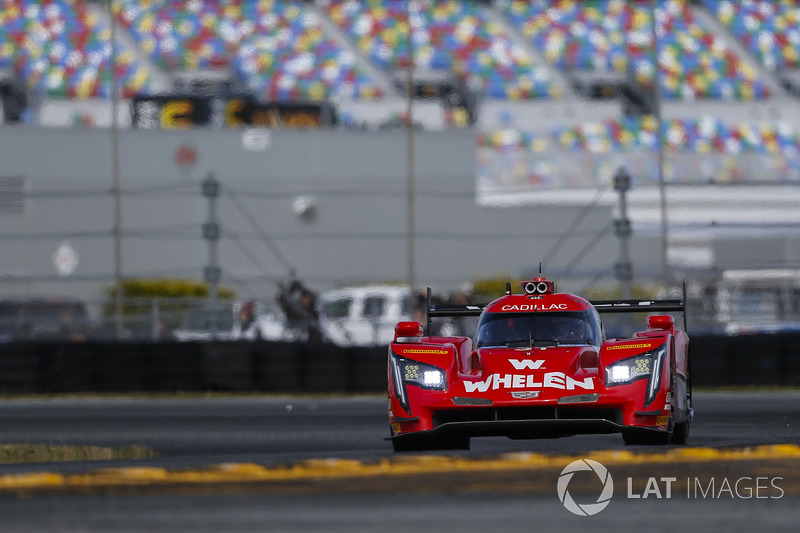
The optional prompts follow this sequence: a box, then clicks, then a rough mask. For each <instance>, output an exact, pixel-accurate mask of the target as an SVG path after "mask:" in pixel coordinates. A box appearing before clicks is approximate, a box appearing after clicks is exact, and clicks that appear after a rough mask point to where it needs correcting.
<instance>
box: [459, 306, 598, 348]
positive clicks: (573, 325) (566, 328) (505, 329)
mask: <svg viewBox="0 0 800 533" xmlns="http://www.w3.org/2000/svg"><path fill="white" fill-rule="evenodd" d="M603 340H605V339H604V338H603V328H602V325H601V323H600V317H599V315H598V314H597V312H596V311H594V310H593V309H592V310H587V311H559V312H541V313H539V312H536V313H484V314H483V316H482V317H481V320H480V322H479V324H478V327H477V333H476V338H475V345H476V346H477V347H478V348H488V347H521V346H528V345H529V346H544V345H555V346H563V345H579V344H590V345H593V346H597V347H599V346H600V345H601V344H602V343H603Z"/></svg>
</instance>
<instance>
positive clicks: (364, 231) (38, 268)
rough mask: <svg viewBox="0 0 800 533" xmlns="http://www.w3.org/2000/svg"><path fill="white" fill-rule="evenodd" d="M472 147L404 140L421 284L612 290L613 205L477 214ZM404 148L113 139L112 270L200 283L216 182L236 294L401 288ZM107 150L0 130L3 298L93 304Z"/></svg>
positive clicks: (96, 136)
mask: <svg viewBox="0 0 800 533" xmlns="http://www.w3.org/2000/svg"><path fill="white" fill-rule="evenodd" d="M474 139H475V136H474V132H472V131H453V132H445V133H433V132H417V133H416V134H415V136H414V157H415V165H414V176H415V206H414V227H415V234H416V238H415V241H414V242H415V271H416V280H417V281H418V283H419V284H420V285H425V284H429V285H432V286H433V287H434V289H435V290H449V289H452V288H455V287H457V286H458V285H459V284H461V283H463V282H465V281H470V280H472V279H474V278H476V277H482V276H487V275H497V274H500V275H509V276H511V277H512V279H513V278H515V277H518V276H520V275H521V274H522V273H529V272H532V271H533V270H534V269H536V268H537V265H538V262H539V261H542V260H545V261H546V264H545V270H546V271H547V272H549V273H553V274H558V273H560V272H564V271H566V270H568V271H570V272H571V278H573V279H574V280H575V283H583V282H584V281H585V280H587V279H590V278H594V277H596V276H598V275H600V276H602V275H604V274H607V275H608V276H609V277H607V278H605V282H606V283H611V282H612V280H611V278H610V275H611V272H612V265H613V263H614V262H615V261H616V257H617V249H618V245H617V242H616V240H615V238H614V237H613V236H612V235H611V233H610V232H609V231H604V228H605V229H606V230H607V228H608V225H609V223H610V221H611V218H612V207H611V206H609V205H597V206H595V207H592V208H588V209H587V208H586V203H585V202H580V203H577V204H574V205H569V204H566V205H565V204H564V203H563V202H561V203H559V204H549V205H538V206H519V207H509V208H491V207H481V206H479V205H477V204H476V202H475V140H474ZM406 146H407V145H406V133H405V132H403V131H400V132H342V131H315V132H298V131H261V132H255V133H254V132H252V131H250V132H242V131H223V130H197V131H130V130H125V131H120V133H119V164H120V167H119V169H120V172H119V174H120V181H121V189H122V202H121V209H122V230H123V235H124V238H123V239H122V258H123V274H124V275H125V276H129V277H186V278H194V279H200V278H201V277H202V269H203V267H204V266H205V265H206V264H207V261H208V251H207V247H206V243H205V241H203V239H202V234H201V224H202V223H203V222H205V220H206V218H207V209H208V204H207V201H206V199H204V198H203V197H202V196H201V194H200V183H201V181H202V180H203V179H205V178H206V177H207V176H208V175H209V174H210V173H213V174H214V175H215V176H216V178H217V179H218V180H219V181H220V182H221V184H222V191H223V196H222V197H221V199H220V203H219V217H220V220H221V223H222V227H223V238H222V241H221V243H220V251H221V254H220V258H221V263H222V267H223V278H224V282H225V283H226V284H228V285H231V286H234V288H236V289H237V290H238V291H239V294H240V295H244V294H254V295H264V294H268V295H272V294H273V292H274V281H275V280H276V279H283V278H285V277H286V276H287V275H288V273H289V269H290V268H294V269H295V270H296V273H297V275H298V276H300V277H301V278H303V279H305V280H307V281H308V282H309V283H311V285H312V286H313V287H314V288H316V289H318V290H322V289H324V288H327V287H330V286H334V285H338V284H343V283H350V282H370V281H384V280H404V279H406V277H407V266H406V265H407V259H406V257H407V237H406V236H407V197H406V190H407V189H406V187H407V175H408V172H407V165H406V153H407V151H406ZM181 147H183V148H188V149H189V152H191V151H192V150H196V160H195V162H194V164H186V165H178V164H177V163H176V154H177V153H178V151H179V150H180V148H181ZM111 154H112V138H111V135H110V132H109V130H102V129H86V130H75V129H70V130H66V129H63V130H62V129H52V128H50V129H42V128H31V127H24V126H16V127H4V128H0V161H2V164H1V165H0V177H2V176H22V177H24V180H25V192H26V200H25V206H24V212H23V213H22V214H7V213H6V214H3V211H2V210H0V239H1V240H2V244H3V250H4V252H3V254H2V255H0V292H2V293H3V294H6V295H7V294H11V293H17V294H19V293H57V294H70V295H75V296H79V297H82V298H85V299H95V298H99V297H100V296H101V294H102V289H103V287H107V286H108V285H109V283H110V282H111V281H112V280H113V273H114V241H113V239H112V227H113V220H114V200H113V195H112V194H111V190H112V184H113V179H112V177H113V169H112V157H111ZM228 195H233V198H231V197H230V196H228ZM304 195H308V196H311V197H313V199H314V201H315V204H316V216H315V217H314V218H313V219H311V220H305V219H303V218H301V217H298V216H297V215H296V214H295V213H294V211H293V203H294V202H295V200H296V199H297V198H298V197H300V196H304ZM581 213H583V215H582V216H583V218H582V219H581V223H580V224H579V225H578V226H577V227H576V228H574V229H573V230H572V231H571V232H569V238H568V241H567V242H565V243H564V245H563V246H561V247H560V248H559V249H558V250H557V251H556V252H555V253H552V254H549V252H551V251H552V250H553V248H554V246H555V245H556V242H557V241H558V240H559V239H560V238H562V237H563V236H564V234H565V231H566V230H567V228H569V227H570V225H572V224H573V221H575V220H576V217H578V215H579V214H581ZM64 241H69V243H70V245H71V246H72V248H73V249H74V250H75V251H76V252H77V253H78V254H79V265H78V267H77V268H76V270H75V272H74V273H73V274H72V275H70V276H69V277H65V278H60V277H59V276H58V275H57V274H56V271H55V267H54V265H53V262H52V254H53V253H54V252H55V250H56V249H57V248H58V246H59V245H60V244H61V243H63V242H64ZM276 251H277V253H276ZM632 251H633V257H634V260H635V261H636V265H635V266H636V268H637V271H638V272H646V271H657V270H658V268H659V267H658V265H659V264H660V251H659V246H658V242H657V239H652V238H641V239H634V242H633V245H632ZM565 281H567V280H563V279H562V280H561V284H560V287H561V288H570V287H569V284H568V283H567V285H565ZM580 288H582V286H581V287H575V289H580Z"/></svg>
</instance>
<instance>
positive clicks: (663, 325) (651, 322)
mask: <svg viewBox="0 0 800 533" xmlns="http://www.w3.org/2000/svg"><path fill="white" fill-rule="evenodd" d="M647 329H648V330H650V331H652V330H661V331H669V332H670V333H674V331H675V319H674V318H672V316H670V315H650V316H649V317H647Z"/></svg>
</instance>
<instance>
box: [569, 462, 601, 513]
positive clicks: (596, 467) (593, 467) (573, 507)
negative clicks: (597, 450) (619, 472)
mask: <svg viewBox="0 0 800 533" xmlns="http://www.w3.org/2000/svg"><path fill="white" fill-rule="evenodd" d="M585 471H590V472H594V473H595V474H596V475H597V477H598V478H600V482H601V483H602V484H603V489H602V491H601V492H600V496H598V498H597V501H596V502H595V503H584V504H579V503H577V502H576V501H575V500H574V499H573V498H572V495H571V494H570V493H569V490H568V488H569V482H570V481H572V477H573V476H574V475H575V473H576V472H585ZM557 488H558V499H559V500H561V503H562V504H564V507H566V508H567V510H568V511H569V512H571V513H574V514H576V515H578V516H592V515H596V514H597V513H599V512H600V511H602V510H603V509H605V508H606V507H607V506H608V504H609V503H610V502H611V496H612V495H613V494H614V480H613V479H611V474H610V473H609V472H608V469H607V468H606V467H605V466H603V465H601V464H600V463H598V462H597V461H592V460H591V459H579V460H577V461H573V462H571V463H570V464H568V465H567V466H566V468H564V470H562V471H561V475H560V476H559V477H558V486H557Z"/></svg>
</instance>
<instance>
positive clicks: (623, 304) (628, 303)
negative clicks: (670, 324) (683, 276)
mask: <svg viewBox="0 0 800 533" xmlns="http://www.w3.org/2000/svg"><path fill="white" fill-rule="evenodd" d="M682 293H683V294H682V298H681V299H680V300H645V299H641V300H591V301H590V302H589V303H590V304H592V305H593V306H594V308H595V309H596V310H597V312H598V313H649V312H652V311H657V312H662V313H681V314H683V330H684V331H689V330H688V329H687V324H686V283H685V282H684V283H683V284H682Z"/></svg>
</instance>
